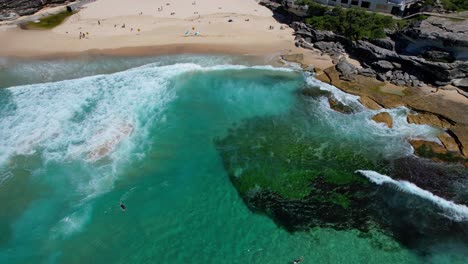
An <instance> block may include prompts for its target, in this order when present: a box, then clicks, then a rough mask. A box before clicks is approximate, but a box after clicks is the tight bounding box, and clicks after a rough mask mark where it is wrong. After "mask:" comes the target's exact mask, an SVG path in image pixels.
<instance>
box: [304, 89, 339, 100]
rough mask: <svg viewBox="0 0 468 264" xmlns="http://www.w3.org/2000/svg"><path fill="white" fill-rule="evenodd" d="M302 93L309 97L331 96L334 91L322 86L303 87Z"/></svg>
mask: <svg viewBox="0 0 468 264" xmlns="http://www.w3.org/2000/svg"><path fill="white" fill-rule="evenodd" d="M300 93H301V94H302V95H304V96H307V97H312V98H318V97H321V96H324V97H327V98H329V97H330V96H331V95H332V93H331V92H330V91H327V90H322V89H320V87H306V88H304V89H301V91H300Z"/></svg>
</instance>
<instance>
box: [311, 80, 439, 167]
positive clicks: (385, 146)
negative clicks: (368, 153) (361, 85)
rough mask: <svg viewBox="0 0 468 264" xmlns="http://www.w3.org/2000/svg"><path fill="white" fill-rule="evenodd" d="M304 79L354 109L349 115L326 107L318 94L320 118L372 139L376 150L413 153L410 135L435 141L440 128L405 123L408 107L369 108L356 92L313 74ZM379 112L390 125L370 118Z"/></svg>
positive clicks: (345, 131) (336, 127) (387, 153)
mask: <svg viewBox="0 0 468 264" xmlns="http://www.w3.org/2000/svg"><path fill="white" fill-rule="evenodd" d="M306 81H307V84H308V85H310V86H316V87H319V89H321V90H325V91H329V92H331V93H332V94H333V97H334V98H335V99H336V100H337V101H339V102H341V103H342V104H344V105H347V106H350V107H352V108H353V109H354V113H353V114H351V115H345V114H341V113H337V112H336V111H334V110H332V109H331V108H330V105H329V103H328V100H327V99H326V98H322V99H321V100H320V102H319V103H320V109H318V110H319V111H320V113H319V114H320V116H321V117H320V119H321V120H324V121H325V122H328V123H329V124H330V125H331V126H332V127H334V130H335V131H338V132H339V133H342V134H347V135H351V136H353V134H354V137H356V139H357V140H362V141H369V139H372V141H374V142H375V144H376V145H378V146H379V148H380V151H379V153H383V154H384V155H385V156H387V157H389V158H390V157H392V156H401V155H405V154H407V155H408V154H411V153H413V149H412V147H411V145H410V144H409V143H408V142H407V141H408V139H411V138H419V139H424V140H428V141H435V142H438V139H437V135H438V134H439V133H440V132H441V131H440V129H438V128H435V127H431V126H429V125H417V124H409V123H408V122H407V118H406V116H407V114H408V113H409V112H410V110H409V109H408V108H406V107H396V108H392V109H381V110H370V109H367V108H366V107H364V106H363V105H362V104H361V102H359V98H360V97H359V96H356V95H352V94H348V93H345V92H343V91H341V90H340V89H338V88H336V87H335V86H333V85H330V84H327V83H324V82H321V81H319V80H317V79H316V78H315V77H314V76H308V77H306ZM380 112H388V113H389V114H390V116H391V117H392V119H393V128H389V127H388V126H387V125H385V124H382V123H376V122H374V121H373V120H372V116H373V115H375V114H377V113H380Z"/></svg>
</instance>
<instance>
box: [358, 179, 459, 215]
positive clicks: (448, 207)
mask: <svg viewBox="0 0 468 264" xmlns="http://www.w3.org/2000/svg"><path fill="white" fill-rule="evenodd" d="M356 172H359V173H360V174H362V175H364V176H365V177H366V178H367V179H369V181H371V182H373V183H375V184H377V185H382V184H385V183H387V184H393V185H395V186H396V187H398V190H401V191H404V192H407V193H410V194H414V195H417V196H419V197H421V198H424V199H427V200H429V201H431V202H433V203H434V204H436V205H437V206H439V207H440V208H442V209H444V210H445V211H447V212H450V213H451V217H450V218H451V219H452V220H455V221H466V220H468V207H466V206H465V205H462V204H456V203H454V202H452V201H447V200H445V199H443V198H441V197H439V196H437V195H434V194H433V193H431V192H429V191H426V190H424V189H421V188H419V187H418V186H416V185H415V184H413V183H411V182H408V181H401V180H399V181H397V180H394V179H392V178H390V177H388V176H386V175H383V174H380V173H378V172H375V171H371V170H357V171H356Z"/></svg>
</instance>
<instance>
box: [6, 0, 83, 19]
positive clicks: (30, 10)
mask: <svg viewBox="0 0 468 264" xmlns="http://www.w3.org/2000/svg"><path fill="white" fill-rule="evenodd" d="M71 2H75V0H0V21H2V20H13V19H16V18H18V17H21V16H27V15H32V14H34V13H36V12H38V11H39V10H41V9H43V8H44V7H50V6H57V5H63V4H67V3H71Z"/></svg>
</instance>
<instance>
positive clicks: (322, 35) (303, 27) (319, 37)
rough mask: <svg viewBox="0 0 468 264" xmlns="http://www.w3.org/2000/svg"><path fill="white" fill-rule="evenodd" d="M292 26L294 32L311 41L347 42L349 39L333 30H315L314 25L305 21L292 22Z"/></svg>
mask: <svg viewBox="0 0 468 264" xmlns="http://www.w3.org/2000/svg"><path fill="white" fill-rule="evenodd" d="M290 26H291V28H292V29H294V31H295V32H294V34H296V35H299V36H301V37H303V38H304V39H307V38H310V42H311V43H315V42H318V41H326V42H339V43H345V42H346V41H347V40H346V38H345V37H343V36H339V35H337V34H335V33H333V32H332V31H326V30H315V29H314V28H312V26H310V25H307V24H305V23H303V22H297V21H296V22H293V23H291V25H290Z"/></svg>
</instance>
